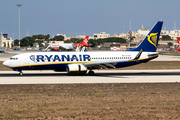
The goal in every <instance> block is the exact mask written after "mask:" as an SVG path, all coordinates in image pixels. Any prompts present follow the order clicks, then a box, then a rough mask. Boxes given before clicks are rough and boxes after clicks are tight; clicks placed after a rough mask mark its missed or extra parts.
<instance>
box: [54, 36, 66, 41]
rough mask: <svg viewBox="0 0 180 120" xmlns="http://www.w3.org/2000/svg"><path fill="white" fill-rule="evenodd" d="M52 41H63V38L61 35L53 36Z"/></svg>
mask: <svg viewBox="0 0 180 120" xmlns="http://www.w3.org/2000/svg"><path fill="white" fill-rule="evenodd" d="M53 40H55V41H63V40H64V36H62V35H59V36H54V38H53Z"/></svg>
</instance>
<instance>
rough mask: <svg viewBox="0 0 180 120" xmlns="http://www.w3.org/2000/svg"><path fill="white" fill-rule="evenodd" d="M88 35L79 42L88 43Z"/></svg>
mask: <svg viewBox="0 0 180 120" xmlns="http://www.w3.org/2000/svg"><path fill="white" fill-rule="evenodd" d="M88 40H89V36H86V37H85V38H84V40H83V41H82V42H81V44H88Z"/></svg>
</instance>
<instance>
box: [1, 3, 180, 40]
mask: <svg viewBox="0 0 180 120" xmlns="http://www.w3.org/2000/svg"><path fill="white" fill-rule="evenodd" d="M0 2H1V4H0V11H1V12H0V32H1V31H2V32H3V33H7V34H8V36H9V37H12V38H13V36H14V39H18V38H19V27H18V25H19V24H18V20H19V19H18V7H17V4H22V7H21V8H20V10H21V38H23V37H25V36H26V32H27V30H28V31H29V36H32V35H35V34H44V35H46V34H50V36H51V38H52V37H53V36H55V35H56V34H57V33H62V30H63V34H66V35H67V36H76V35H83V34H84V35H90V36H93V33H100V32H101V31H104V32H106V33H109V34H110V35H112V34H114V33H116V34H120V33H122V32H123V27H124V28H125V32H127V31H129V30H130V20H131V30H132V31H136V30H138V29H140V28H141V26H142V24H143V26H144V28H146V27H149V28H151V27H153V25H154V24H155V22H156V21H158V20H163V21H164V25H163V28H164V27H165V28H166V29H167V30H173V29H174V21H176V29H180V8H179V5H180V1H179V0H0Z"/></svg>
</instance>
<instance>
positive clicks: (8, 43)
mask: <svg viewBox="0 0 180 120" xmlns="http://www.w3.org/2000/svg"><path fill="white" fill-rule="evenodd" d="M13 45H14V41H13V40H12V38H11V37H8V34H3V36H1V39H0V47H5V48H12V47H13Z"/></svg>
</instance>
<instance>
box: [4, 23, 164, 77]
mask: <svg viewBox="0 0 180 120" xmlns="http://www.w3.org/2000/svg"><path fill="white" fill-rule="evenodd" d="M162 24H163V22H162V21H158V22H157V23H156V24H155V26H154V27H153V28H152V29H151V31H150V32H149V34H148V35H147V36H146V38H145V39H144V40H143V41H142V42H141V44H140V45H139V46H137V47H136V48H132V49H130V50H126V51H118V52H117V51H115V52H112V51H105V52H35V53H24V54H19V55H15V56H13V57H11V58H10V59H9V60H7V61H5V62H4V63H3V65H4V66H6V67H9V68H11V69H13V70H14V71H19V75H23V73H22V70H54V71H58V72H60V71H67V73H77V74H85V73H86V72H87V71H88V70H89V74H94V72H93V71H92V70H93V69H109V68H121V67H127V66H132V65H136V64H140V63H145V62H148V61H149V60H152V59H154V58H157V57H158V52H156V49H157V45H158V41H159V36H160V33H161V28H162Z"/></svg>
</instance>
